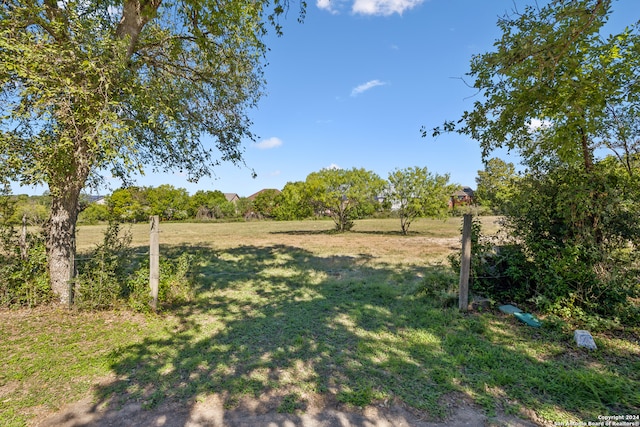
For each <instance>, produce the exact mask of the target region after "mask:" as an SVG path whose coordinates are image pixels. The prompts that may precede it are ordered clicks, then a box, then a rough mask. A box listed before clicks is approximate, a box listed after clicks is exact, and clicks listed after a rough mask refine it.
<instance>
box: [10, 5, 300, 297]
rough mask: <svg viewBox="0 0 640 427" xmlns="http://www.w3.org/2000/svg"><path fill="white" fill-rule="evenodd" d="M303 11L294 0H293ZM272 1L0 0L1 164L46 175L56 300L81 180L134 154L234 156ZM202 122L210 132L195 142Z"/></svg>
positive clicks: (134, 159) (257, 82) (253, 96)
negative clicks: (50, 196) (209, 141)
mask: <svg viewBox="0 0 640 427" xmlns="http://www.w3.org/2000/svg"><path fill="white" fill-rule="evenodd" d="M300 6H301V17H302V14H303V13H304V8H305V4H304V2H301V4H300ZM287 7H288V3H287V2H286V1H285V2H283V1H281V0H273V1H269V0H264V1H253V2H246V1H244V0H223V1H212V0H202V1H192V0H176V1H167V2H163V1H160V0H123V1H122V2H113V1H98V0H88V1H77V0H69V1H64V2H62V1H55V0H35V1H32V0H7V1H4V2H2V6H0V177H2V179H4V180H13V181H17V182H20V183H21V184H28V185H34V184H44V185H47V186H48V188H49V191H50V193H51V195H52V197H53V202H52V207H51V216H50V218H49V221H48V225H47V235H48V243H47V248H48V257H49V271H50V275H51V282H52V287H53V289H54V291H55V292H56V293H57V294H58V295H60V296H61V299H62V300H66V299H67V296H66V291H65V290H66V289H67V284H66V282H67V280H68V279H69V272H70V265H69V262H70V259H71V254H72V253H73V252H74V248H73V244H72V241H73V235H74V232H75V223H76V220H77V214H78V209H77V204H78V196H79V194H80V191H81V190H82V189H83V188H84V187H85V185H86V184H87V182H95V181H96V180H99V178H100V174H101V173H103V172H107V173H111V174H113V175H115V176H119V177H121V178H123V179H125V180H127V179H129V178H130V177H131V175H132V174H133V173H137V172H141V171H143V169H144V168H145V167H151V168H153V169H154V170H158V169H173V170H181V171H184V172H185V173H186V174H188V176H189V178H190V179H192V180H197V179H198V178H200V177H202V176H205V175H209V174H211V171H212V167H213V166H215V165H216V164H217V163H218V162H220V161H231V162H236V163H237V162H241V161H242V146H241V143H242V141H243V139H246V138H249V139H251V138H253V134H252V133H251V130H250V125H251V122H250V120H249V118H248V116H247V110H248V109H249V108H251V107H253V106H255V104H256V102H257V100H258V99H259V97H260V96H261V94H262V88H263V86H264V78H263V62H264V61H263V60H264V55H265V52H266V46H265V45H264V42H263V37H264V36H265V34H266V33H267V31H268V27H269V25H270V24H272V25H273V27H274V28H275V31H276V32H278V33H279V32H280V31H281V27H280V24H279V23H278V17H279V16H281V15H282V14H283V13H284V12H285V11H286V9H287ZM205 135H208V136H209V137H210V138H211V141H212V144H211V145H209V144H208V143H205V142H204V139H203V138H202V137H203V136H205Z"/></svg>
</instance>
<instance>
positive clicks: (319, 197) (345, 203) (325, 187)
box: [305, 168, 385, 232]
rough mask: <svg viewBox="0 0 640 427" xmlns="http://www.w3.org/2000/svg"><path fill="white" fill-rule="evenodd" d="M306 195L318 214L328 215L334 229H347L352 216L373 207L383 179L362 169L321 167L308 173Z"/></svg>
mask: <svg viewBox="0 0 640 427" xmlns="http://www.w3.org/2000/svg"><path fill="white" fill-rule="evenodd" d="M305 184H306V185H305V191H306V198H307V200H308V201H309V203H311V205H312V206H313V207H314V210H315V212H316V213H317V214H318V215H327V216H330V217H331V218H332V219H333V221H334V222H335V224H336V230H337V231H341V232H342V231H349V230H351V228H352V227H353V225H354V222H353V221H354V220H355V219H357V218H361V217H362V216H364V215H365V214H367V213H369V214H370V213H372V212H374V211H375V203H378V202H377V201H376V197H377V196H378V195H379V194H380V192H381V191H382V189H383V188H384V187H385V181H384V180H383V179H381V178H380V177H379V176H378V175H376V174H375V173H374V172H371V171H367V170H365V169H357V168H353V169H349V170H347V169H322V170H320V171H319V172H313V173H311V174H309V175H308V176H307V179H306V181H305Z"/></svg>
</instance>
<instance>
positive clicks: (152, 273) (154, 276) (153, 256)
mask: <svg viewBox="0 0 640 427" xmlns="http://www.w3.org/2000/svg"><path fill="white" fill-rule="evenodd" d="M149 219H150V221H151V232H150V235H149V286H150V287H151V298H152V301H151V307H153V309H154V310H156V309H157V308H158V284H159V282H160V231H159V224H160V217H159V216H158V215H154V216H152V217H150V218H149Z"/></svg>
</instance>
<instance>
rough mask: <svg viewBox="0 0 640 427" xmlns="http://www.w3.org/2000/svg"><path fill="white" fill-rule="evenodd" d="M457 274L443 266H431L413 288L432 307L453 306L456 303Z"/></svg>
mask: <svg viewBox="0 0 640 427" xmlns="http://www.w3.org/2000/svg"><path fill="white" fill-rule="evenodd" d="M457 286H458V276H457V275H456V274H455V272H454V271H453V270H452V269H451V268H448V267H445V266H433V267H431V268H429V270H427V271H426V273H425V276H424V278H423V279H422V281H421V282H420V284H419V285H418V287H417V288H416V290H415V294H416V295H418V296H423V297H424V298H425V299H427V300H428V301H429V303H430V304H431V305H433V306H434V307H453V306H455V305H456V304H457V303H458V289H457Z"/></svg>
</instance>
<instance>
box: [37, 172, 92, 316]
mask: <svg viewBox="0 0 640 427" xmlns="http://www.w3.org/2000/svg"><path fill="white" fill-rule="evenodd" d="M83 183H84V180H82V182H81V183H80V185H78V184H77V183H76V184H73V185H69V186H68V188H65V189H64V191H60V192H55V193H54V196H53V200H52V203H51V214H50V217H49V221H48V223H47V227H46V234H47V258H48V261H49V262H48V264H49V280H50V283H51V289H52V291H53V292H54V293H55V294H56V295H57V296H58V297H59V298H60V303H62V304H68V303H69V297H70V295H69V294H70V292H69V290H70V281H71V279H73V270H74V259H75V252H76V245H75V235H76V220H77V219H78V210H79V209H78V200H79V197H80V190H81V188H82V185H81V184H83Z"/></svg>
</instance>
